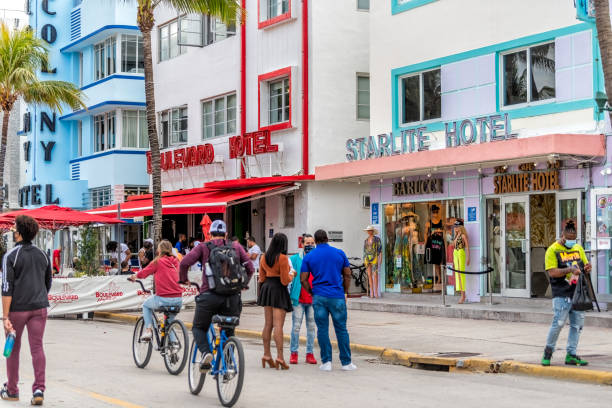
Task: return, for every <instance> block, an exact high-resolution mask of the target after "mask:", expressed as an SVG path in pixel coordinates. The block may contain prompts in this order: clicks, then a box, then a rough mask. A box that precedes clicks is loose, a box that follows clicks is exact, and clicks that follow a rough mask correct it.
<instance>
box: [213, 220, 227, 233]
mask: <svg viewBox="0 0 612 408" xmlns="http://www.w3.org/2000/svg"><path fill="white" fill-rule="evenodd" d="M209 232H210V233H211V234H212V233H213V232H222V233H224V234H225V233H226V232H227V227H226V226H225V223H224V222H223V221H222V220H215V221H213V223H212V224H211V226H210V230H209Z"/></svg>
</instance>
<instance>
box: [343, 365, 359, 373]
mask: <svg viewBox="0 0 612 408" xmlns="http://www.w3.org/2000/svg"><path fill="white" fill-rule="evenodd" d="M356 369H357V366H356V365H355V364H353V363H350V364H347V365H343V366H342V370H343V371H355V370H356Z"/></svg>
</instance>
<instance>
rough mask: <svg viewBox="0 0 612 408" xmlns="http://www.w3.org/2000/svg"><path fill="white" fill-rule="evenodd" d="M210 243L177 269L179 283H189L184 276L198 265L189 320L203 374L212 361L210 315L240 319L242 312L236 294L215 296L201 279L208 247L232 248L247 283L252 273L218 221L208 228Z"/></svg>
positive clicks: (245, 256)
mask: <svg viewBox="0 0 612 408" xmlns="http://www.w3.org/2000/svg"><path fill="white" fill-rule="evenodd" d="M210 235H211V237H212V239H211V241H210V242H208V243H206V244H200V245H198V246H197V247H195V248H194V249H193V250H192V251H190V252H189V253H188V254H187V255H185V257H183V260H182V261H181V268H180V281H181V282H186V283H187V284H188V283H189V278H188V272H189V268H190V267H191V266H192V265H194V264H195V263H196V262H200V263H201V264H202V269H203V272H202V284H201V286H200V294H199V295H198V296H197V297H196V310H195V315H194V316H193V329H192V332H193V337H194V339H195V341H196V343H197V345H198V349H199V350H201V351H202V352H203V353H204V357H203V358H202V361H201V362H200V371H202V372H206V371H208V370H210V368H211V364H210V363H211V361H212V358H213V355H212V349H211V347H210V344H208V339H207V336H206V333H207V332H208V329H209V327H210V324H211V321H212V318H213V316H214V315H216V314H219V315H224V316H237V317H239V316H240V312H241V311H242V300H241V298H240V293H237V294H234V295H229V296H224V295H219V294H217V293H216V292H214V291H212V290H210V289H209V287H208V279H207V277H206V275H205V265H206V263H207V262H208V258H209V256H210V249H209V247H210V246H213V247H215V246H227V245H232V246H233V247H234V249H235V250H236V253H237V254H238V256H239V257H240V263H241V264H242V265H244V266H245V268H246V270H247V275H248V280H249V281H250V280H251V277H252V276H253V273H254V272H255V270H254V269H253V263H252V262H251V259H250V258H249V255H248V254H247V253H246V251H245V250H244V248H243V247H242V246H241V245H240V243H239V242H238V241H236V242H233V243H230V241H228V240H227V227H226V225H225V222H223V221H222V220H216V221H214V222H213V223H212V225H211V226H210ZM226 333H227V336H228V337H231V336H233V335H234V330H231V329H230V330H227V329H226Z"/></svg>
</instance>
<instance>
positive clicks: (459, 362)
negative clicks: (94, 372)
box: [94, 312, 612, 385]
mask: <svg viewBox="0 0 612 408" xmlns="http://www.w3.org/2000/svg"><path fill="white" fill-rule="evenodd" d="M95 318H102V319H109V320H116V321H121V322H126V323H136V321H137V320H138V319H139V318H140V315H131V314H124V313H113V312H95V313H94V319H95ZM185 326H187V328H188V329H191V328H192V324H191V323H189V322H186V323H185ZM235 332H236V334H237V335H238V336H240V337H246V338H250V339H257V340H259V339H261V332H259V331H255V330H247V329H236V330H235ZM284 338H285V340H286V341H289V340H290V338H291V337H290V336H289V335H287V334H286V335H285V336H284ZM315 342H316V340H315ZM300 343H302V344H305V343H306V338H305V337H303V336H300ZM331 343H332V346H333V347H336V348H337V347H338V343H337V342H336V341H334V340H332V342H331ZM351 350H352V351H354V352H357V353H362V354H369V355H374V356H376V357H378V358H380V359H381V360H382V361H384V362H386V363H390V364H397V365H403V366H405V367H412V368H420V367H421V366H423V365H425V366H438V367H447V368H448V371H449V372H480V373H492V374H497V373H503V374H519V375H527V376H531V377H541V378H551V379H557V380H567V381H577V382H584V383H591V384H599V385H612V372H609V371H599V370H586V369H582V368H577V367H543V366H540V365H537V364H529V363H522V362H518V361H514V360H506V361H498V360H491V359H485V358H468V359H458V358H446V357H436V356H428V355H423V354H418V353H411V352H407V351H402V350H396V349H390V348H385V347H380V346H370V345H366V344H357V343H351Z"/></svg>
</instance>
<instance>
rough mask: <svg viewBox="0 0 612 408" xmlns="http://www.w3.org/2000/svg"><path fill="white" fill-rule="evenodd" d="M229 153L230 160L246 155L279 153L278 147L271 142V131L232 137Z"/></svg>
mask: <svg viewBox="0 0 612 408" xmlns="http://www.w3.org/2000/svg"><path fill="white" fill-rule="evenodd" d="M229 152H230V159H236V158H238V157H242V156H245V155H246V156H253V155H255V154H262V153H273V152H278V145H273V144H272V142H271V141H270V131H269V130H262V131H260V132H251V133H245V134H244V135H238V136H233V137H230V139H229Z"/></svg>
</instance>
